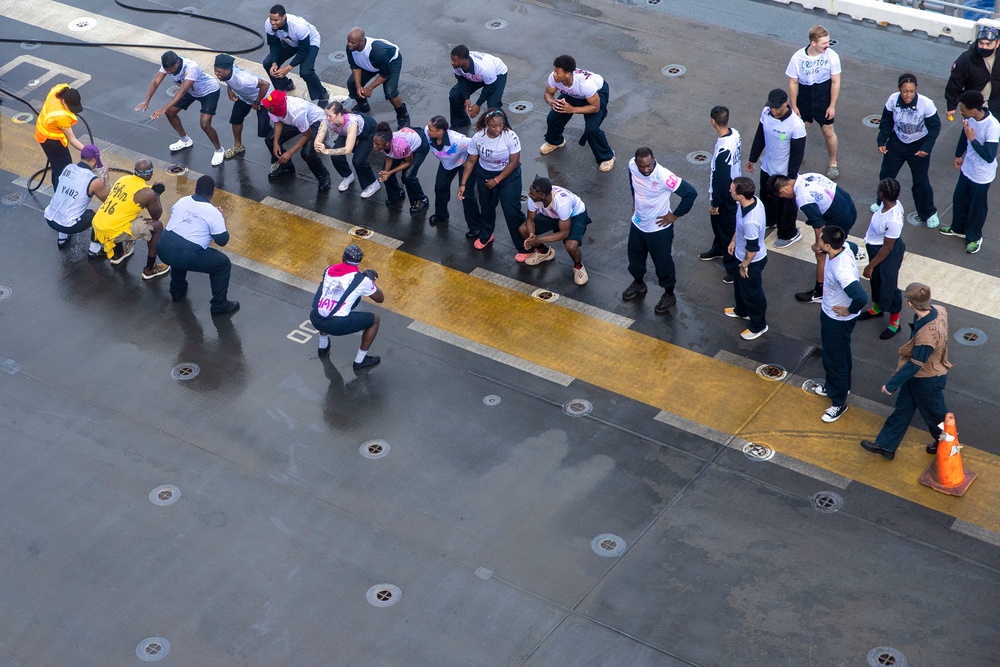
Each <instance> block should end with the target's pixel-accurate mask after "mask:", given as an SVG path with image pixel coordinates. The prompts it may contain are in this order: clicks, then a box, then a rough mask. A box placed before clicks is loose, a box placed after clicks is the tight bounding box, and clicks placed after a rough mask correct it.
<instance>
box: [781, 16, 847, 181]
mask: <svg viewBox="0 0 1000 667" xmlns="http://www.w3.org/2000/svg"><path fill="white" fill-rule="evenodd" d="M785 75H786V76H788V99H789V102H790V103H791V105H792V111H794V112H795V113H796V114H797V115H798V116H799V117H800V118H802V120H803V121H804V122H805V123H807V124H808V123H812V122H813V121H814V120H815V121H816V122H817V123H818V124H819V126H820V129H822V130H823V139H824V140H825V141H826V151H827V153H829V155H830V166H829V167H828V168H827V171H826V176H827V178H830V179H833V180H837V177H838V176H840V168H839V167H838V166H837V133H836V132H834V130H833V121H834V118H835V116H836V115H837V100H838V99H839V98H840V56H838V55H837V54H836V53H835V52H834V50H833V49H831V48H830V32H829V31H828V30H827V29H826V28H824V27H823V26H821V25H817V26H813V27H812V29H811V30H809V45H808V46H806V48H804V49H800V50H798V51H796V52H795V53H793V54H792V57H791V59H790V60H789V61H788V67H787V68H786V69H785Z"/></svg>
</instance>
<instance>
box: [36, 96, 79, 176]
mask: <svg viewBox="0 0 1000 667" xmlns="http://www.w3.org/2000/svg"><path fill="white" fill-rule="evenodd" d="M81 111H83V104H82V103H81V101H80V91H78V90H77V89H76V88H70V87H69V85H67V84H65V83H60V84H59V85H56V86H52V88H51V89H50V90H49V94H48V95H47V96H46V97H45V104H43V105H42V111H41V113H39V114H38V119H37V120H36V121H35V140H36V141H37V142H38V143H39V144H41V146H42V151H43V152H44V153H45V157H46V158H47V159H48V161H49V168H50V169H51V178H52V189H53V190H58V188H59V176H60V175H61V174H62V173H63V169H65V168H66V167H68V166H69V165H71V164H73V157H72V156H71V155H70V153H69V146H70V145H72V146H73V148H75V149H76V150H78V151H82V150H83V143H81V141H80V140H79V139H77V138H76V135H75V134H73V129H72V128H73V126H74V125H76V124H77V122H78V119H77V117H76V114H78V113H80V112H81Z"/></svg>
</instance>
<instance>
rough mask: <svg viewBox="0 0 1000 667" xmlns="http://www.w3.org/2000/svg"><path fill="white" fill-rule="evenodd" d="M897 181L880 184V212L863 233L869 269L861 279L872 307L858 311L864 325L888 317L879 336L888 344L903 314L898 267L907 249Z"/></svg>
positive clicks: (859, 318) (867, 267)
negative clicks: (866, 282) (867, 285)
mask: <svg viewBox="0 0 1000 667" xmlns="http://www.w3.org/2000/svg"><path fill="white" fill-rule="evenodd" d="M899 190H900V188H899V181H897V180H896V179H895V178H886V179H883V180H881V181H879V184H878V190H877V192H878V199H879V209H878V210H877V211H875V213H873V214H872V219H871V222H869V223H868V231H867V232H866V233H865V248H866V250H867V251H868V266H866V267H865V270H864V273H863V275H864V277H865V278H867V279H868V280H870V281H871V287H872V307H871V308H869V309H867V310H863V311H861V314H860V315H858V321H859V322H863V321H865V320H870V319H872V318H876V317H882V315H883V314H885V313H886V312H888V313H889V326H887V327H886V328H885V330H884V331H882V333H881V334H879V338H881V339H882V340H889V339H890V338H892V337H893V336H895V335H896V334H897V333H898V332H899V313H900V312H901V311H902V310H903V295H902V293H901V292H900V291H899V287H898V286H897V283H898V281H899V267H900V266H902V264H903V253H905V252H906V245H905V244H904V243H903V239H901V238H900V236H901V235H902V233H903V205H902V204H901V203H900V202H899Z"/></svg>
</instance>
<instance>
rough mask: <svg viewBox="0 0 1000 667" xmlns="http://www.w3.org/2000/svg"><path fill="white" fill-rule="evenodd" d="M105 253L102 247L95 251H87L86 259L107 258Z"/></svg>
mask: <svg viewBox="0 0 1000 667" xmlns="http://www.w3.org/2000/svg"><path fill="white" fill-rule="evenodd" d="M107 257H108V256H107V255H106V254H104V249H103V248H101V249H100V250H98V251H97V252H90V251H89V250H88V251H87V259H107Z"/></svg>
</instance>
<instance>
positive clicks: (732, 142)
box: [708, 130, 770, 197]
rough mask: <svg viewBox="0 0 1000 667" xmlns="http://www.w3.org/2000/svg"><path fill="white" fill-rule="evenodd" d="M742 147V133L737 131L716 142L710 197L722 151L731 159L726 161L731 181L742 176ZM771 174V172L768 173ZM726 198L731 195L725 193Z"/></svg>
mask: <svg viewBox="0 0 1000 667" xmlns="http://www.w3.org/2000/svg"><path fill="white" fill-rule="evenodd" d="M741 147H742V140H741V139H740V133H739V132H737V131H736V130H729V134H727V135H726V136H724V137H719V138H718V139H716V140H715V150H714V151H713V152H712V169H711V173H710V175H709V177H708V194H709V197H711V195H712V181H713V180H714V178H713V177H714V176H715V162H716V160H718V159H719V153H721V152H722V151H727V152H728V153H729V157H728V158H727V159H726V164H727V165H728V166H729V180H730V181H732V180H733V179H734V178H736V177H737V176H739V175H740V167H741V166H742V165H741V164H740V160H741V159H742V158H741V157H740V149H741ZM768 173H770V172H768ZM724 194H725V196H726V197H728V196H729V193H728V192H726V193H724Z"/></svg>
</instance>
